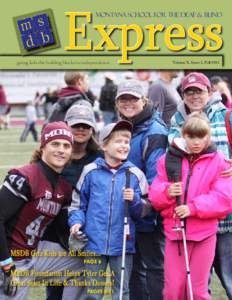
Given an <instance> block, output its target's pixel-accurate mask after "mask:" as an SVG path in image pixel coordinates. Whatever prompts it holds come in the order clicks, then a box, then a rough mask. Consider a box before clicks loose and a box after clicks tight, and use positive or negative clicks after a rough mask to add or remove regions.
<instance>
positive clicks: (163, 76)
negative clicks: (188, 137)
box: [148, 71, 182, 127]
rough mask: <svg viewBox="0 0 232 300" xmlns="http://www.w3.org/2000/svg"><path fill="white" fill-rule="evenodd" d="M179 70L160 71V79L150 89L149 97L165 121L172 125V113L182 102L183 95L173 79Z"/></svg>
mask: <svg viewBox="0 0 232 300" xmlns="http://www.w3.org/2000/svg"><path fill="white" fill-rule="evenodd" d="M178 73H179V72H178V71H160V72H158V77H159V78H158V80H157V81H155V82H154V83H153V84H152V85H151V86H150V88H149V90H148V98H149V99H150V100H151V101H152V102H153V103H154V105H155V107H157V110H158V111H159V112H160V113H161V115H162V118H163V120H164V122H165V123H166V124H167V126H168V127H170V121H171V117H172V115H173V114H174V113H175V112H176V110H177V106H178V104H179V103H181V101H182V100H181V97H180V95H179V93H178V92H177V90H176V88H175V87H174V86H173V83H172V81H173V79H175V78H177V77H178Z"/></svg>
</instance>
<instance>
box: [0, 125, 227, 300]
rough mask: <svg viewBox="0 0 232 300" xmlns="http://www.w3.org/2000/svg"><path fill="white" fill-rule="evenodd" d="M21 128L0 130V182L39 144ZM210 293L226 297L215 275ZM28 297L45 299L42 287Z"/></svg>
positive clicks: (34, 290) (31, 292) (20, 164)
mask: <svg viewBox="0 0 232 300" xmlns="http://www.w3.org/2000/svg"><path fill="white" fill-rule="evenodd" d="M37 129H38V131H40V128H38V127H37ZM22 130H23V127H20V126H17V127H13V128H9V129H7V130H5V129H2V130H0V184H1V183H2V181H3V179H4V176H5V174H6V172H7V170H9V169H10V168H13V167H18V166H22V165H24V164H27V163H28V162H29V160H30V158H31V154H32V152H33V150H34V149H36V148H37V147H38V146H39V143H35V142H33V140H32V137H31V135H29V136H28V138H27V141H26V142H24V143H20V142H19V137H20V134H21V132H22ZM199 267H200V266H199ZM212 293H213V294H212V298H213V299H215V300H226V299H227V297H226V296H225V293H224V291H223V289H222V287H221V285H220V283H219V281H218V280H217V278H216V276H214V277H213V283H212ZM28 299H29V300H32V299H33V300H42V299H45V294H44V289H43V288H31V290H30V295H29V297H28ZM22 300H24V299H22Z"/></svg>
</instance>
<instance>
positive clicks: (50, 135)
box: [40, 122, 73, 147]
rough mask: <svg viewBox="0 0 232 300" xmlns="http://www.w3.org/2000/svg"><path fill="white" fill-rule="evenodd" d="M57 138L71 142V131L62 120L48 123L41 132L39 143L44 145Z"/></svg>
mask: <svg viewBox="0 0 232 300" xmlns="http://www.w3.org/2000/svg"><path fill="white" fill-rule="evenodd" d="M57 139H62V140H66V141H68V142H69V143H70V144H73V135H72V132H71V130H70V128H69V127H68V125H67V124H66V123H64V122H52V123H48V124H47V125H46V126H45V127H44V129H43V131H42V133H41V141H40V145H41V147H44V146H45V145H46V144H47V143H49V142H51V141H53V140H57Z"/></svg>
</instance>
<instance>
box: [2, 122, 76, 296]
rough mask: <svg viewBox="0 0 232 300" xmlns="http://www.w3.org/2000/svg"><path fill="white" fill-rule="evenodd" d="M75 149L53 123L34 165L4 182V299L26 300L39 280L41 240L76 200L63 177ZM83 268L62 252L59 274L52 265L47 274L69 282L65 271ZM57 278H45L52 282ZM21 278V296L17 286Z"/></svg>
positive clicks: (16, 171) (55, 264)
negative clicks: (52, 279) (36, 253)
mask: <svg viewBox="0 0 232 300" xmlns="http://www.w3.org/2000/svg"><path fill="white" fill-rule="evenodd" d="M72 144H73V136H72V133H71V131H70V129H69V127H68V126H67V125H66V124H65V123H64V122H54V123H50V124H48V125H47V126H46V127H45V128H44V130H43V132H42V135H41V145H40V149H39V150H36V151H35V153H34V155H33V158H32V162H31V164H29V165H26V166H23V167H20V168H15V169H12V170H10V171H9V172H8V175H7V176H6V178H5V180H4V183H3V185H2V188H1V189H0V245H1V247H0V266H1V269H2V272H3V285H2V286H0V299H8V298H9V299H25V298H26V294H27V291H28V286H30V285H32V284H33V282H35V280H37V279H38V274H36V273H35V271H36V266H37V265H38V264H37V257H36V255H34V256H33V254H35V251H36V250H37V245H38V242H39V241H40V237H41V236H42V233H43V231H44V230H45V228H46V226H47V224H49V223H50V222H51V221H52V220H53V219H54V218H55V217H56V216H57V215H58V213H59V211H60V209H62V208H63V207H65V206H67V205H69V201H70V199H71V185H69V184H68V183H67V182H66V181H64V179H62V177H61V176H60V173H61V171H62V170H63V168H64V167H65V165H66V164H67V163H68V161H69V159H70V157H71V153H72ZM40 255H49V254H46V253H41V254H40ZM78 264H79V260H78V259H77V258H76V257H65V258H61V257H59V254H58V253H57V255H54V259H53V264H52V268H53V269H51V268H50V267H51V266H49V268H48V269H47V270H48V271H49V272H50V273H51V274H52V272H57V273H56V276H58V275H60V276H58V277H59V279H60V280H64V279H68V277H65V278H64V276H63V277H62V274H63V273H62V272H63V271H64V270H67V269H69V270H70V269H71V270H74V269H75V270H78V269H80V265H79V266H78ZM47 267H48V266H47ZM22 271H24V273H23V272H22ZM20 272H21V273H20ZM41 274H42V272H41ZM51 274H47V275H46V278H43V276H42V277H41V279H45V281H46V283H48V281H49V278H50V277H51V276H49V275H51ZM57 274H58V275H57ZM39 275H40V274H39ZM16 277H18V279H19V280H18V281H17V284H16V285H18V291H17V286H16V285H15V284H14V282H13V281H12V279H15V278H16ZM39 277H40V276H39ZM56 279H57V278H56ZM22 283H25V284H22ZM16 292H17V293H16Z"/></svg>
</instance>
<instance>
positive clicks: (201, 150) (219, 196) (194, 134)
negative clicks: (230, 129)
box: [149, 113, 232, 300]
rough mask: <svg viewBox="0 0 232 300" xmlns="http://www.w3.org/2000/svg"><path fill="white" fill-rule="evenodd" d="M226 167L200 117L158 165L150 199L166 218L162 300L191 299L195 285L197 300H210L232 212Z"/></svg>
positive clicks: (193, 118) (189, 121)
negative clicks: (223, 226)
mask: <svg viewBox="0 0 232 300" xmlns="http://www.w3.org/2000/svg"><path fill="white" fill-rule="evenodd" d="M227 168H228V163H227V162H225V160H224V157H223V155H222V154H220V153H218V152H217V151H216V148H215V146H214V145H213V144H211V142H210V125H209V122H208V120H207V119H206V117H204V116H203V115H202V114H201V113H192V114H191V115H189V116H188V118H187V119H186V121H185V123H184V125H183V127H182V138H177V139H174V143H173V144H172V146H171V147H170V148H169V150H168V152H167V154H165V155H164V156H163V157H161V158H160V160H159V161H158V172H157V174H158V176H157V177H156V178H155V179H154V181H153V183H152V185H151V187H150V190H149V198H150V201H151V203H152V205H153V206H154V207H155V209H157V210H158V211H161V215H162V216H163V218H164V222H163V224H164V230H165V235H166V246H165V263H164V273H165V285H164V292H163V295H164V300H174V299H175V300H177V299H178V300H184V299H186V297H188V299H192V297H191V296H190V293H189V290H190V287H191V285H192V293H193V299H194V300H200V299H201V300H203V299H205V300H208V299H211V297H210V295H209V293H208V278H209V272H210V268H211V265H212V263H213V259H214V255H215V246H216V232H217V227H218V220H219V219H222V218H224V217H225V216H226V215H227V214H228V213H229V212H231V211H232V178H230V177H228V178H225V177H222V176H221V173H222V171H223V170H226V169H227ZM179 198H180V199H179ZM177 200H178V201H177ZM179 200H180V201H179ZM183 220H184V226H181V223H183ZM181 221H182V222H181ZM183 227H184V231H185V233H186V236H185V234H183V231H181V229H182V228H183ZM185 239H186V241H187V249H185V248H184V245H185ZM187 252H188V253H187ZM186 254H188V256H187V259H186V257H185V255H186ZM188 263H189V268H188ZM189 269H190V272H191V282H190V273H189ZM186 271H187V272H186ZM187 279H188V280H187Z"/></svg>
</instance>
